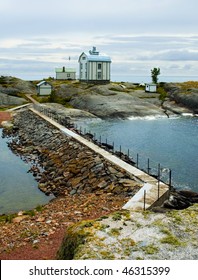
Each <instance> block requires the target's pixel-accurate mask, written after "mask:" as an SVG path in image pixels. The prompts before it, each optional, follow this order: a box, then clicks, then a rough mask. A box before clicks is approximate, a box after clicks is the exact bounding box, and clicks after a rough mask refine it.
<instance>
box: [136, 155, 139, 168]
mask: <svg viewBox="0 0 198 280" xmlns="http://www.w3.org/2000/svg"><path fill="white" fill-rule="evenodd" d="M136 165H137V168H138V166H139V155H138V154H137V160H136Z"/></svg>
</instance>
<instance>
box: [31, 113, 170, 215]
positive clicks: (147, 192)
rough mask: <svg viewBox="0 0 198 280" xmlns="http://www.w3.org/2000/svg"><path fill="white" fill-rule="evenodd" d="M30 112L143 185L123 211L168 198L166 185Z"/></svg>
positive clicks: (62, 127)
mask: <svg viewBox="0 0 198 280" xmlns="http://www.w3.org/2000/svg"><path fill="white" fill-rule="evenodd" d="M30 110H31V111H32V112H34V113H35V114H37V115H38V116H40V117H41V118H43V119H45V120H46V121H48V122H49V123H51V124H52V125H53V126H55V127H56V128H58V129H59V130H61V131H62V132H63V133H64V134H66V135H67V136H69V137H72V138H73V139H75V140H77V141H78V142H80V143H82V144H83V145H86V146H87V147H89V148H90V149H91V150H93V151H94V152H96V153H98V154H100V155H101V156H102V157H104V158H105V159H107V160H108V161H109V162H111V163H113V164H115V165H116V166H119V167H121V168H123V169H124V170H125V171H126V172H127V173H128V174H129V175H130V176H131V177H132V178H134V177H135V178H136V179H137V180H139V181H141V182H143V183H144V185H143V187H142V188H141V189H140V191H139V192H138V193H137V194H136V195H135V196H134V197H132V198H131V199H130V200H129V201H128V202H127V203H126V204H125V205H124V206H123V209H133V210H146V209H149V208H150V207H151V206H154V205H155V204H156V205H157V204H158V203H160V202H163V200H164V198H165V197H167V196H168V193H169V186H168V185H166V184H164V183H162V182H159V181H158V180H157V179H156V178H154V177H152V176H150V175H148V174H147V173H145V172H143V171H142V170H140V169H138V168H136V167H134V166H132V165H130V164H128V163H126V162H124V161H123V160H121V159H120V158H118V157H116V156H115V155H112V154H111V153H109V152H107V151H105V150H104V149H102V148H100V147H99V146H97V145H95V144H94V143H92V142H90V141H89V140H87V139H85V138H83V137H82V136H80V135H78V134H76V133H75V132H73V131H71V130H69V129H67V128H65V127H64V126H62V125H60V124H59V123H57V122H56V121H54V120H52V119H50V118H49V117H47V116H46V115H44V114H42V113H40V112H38V111H36V110H35V109H33V108H31V109H30Z"/></svg>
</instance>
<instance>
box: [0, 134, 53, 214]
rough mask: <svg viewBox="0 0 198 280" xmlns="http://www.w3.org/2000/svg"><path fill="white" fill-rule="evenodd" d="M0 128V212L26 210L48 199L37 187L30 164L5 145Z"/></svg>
mask: <svg viewBox="0 0 198 280" xmlns="http://www.w3.org/2000/svg"><path fill="white" fill-rule="evenodd" d="M1 135H2V129H0V214H4V213H12V212H17V211H19V210H27V209H31V208H34V207H36V206H37V205H41V204H45V203H47V202H48V201H49V199H50V198H49V197H47V196H46V195H45V194H44V193H42V192H41V191H40V190H39V189H38V188H37V185H38V183H37V182H36V180H34V177H33V176H32V174H30V173H27V171H28V170H29V168H30V166H29V165H28V164H26V163H24V162H23V161H22V160H21V159H20V158H19V157H17V156H16V155H15V154H13V153H12V152H11V150H10V149H9V148H8V147H7V144H6V141H7V139H3V138H2V137H1Z"/></svg>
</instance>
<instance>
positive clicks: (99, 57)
mask: <svg viewBox="0 0 198 280" xmlns="http://www.w3.org/2000/svg"><path fill="white" fill-rule="evenodd" d="M82 55H86V58H87V61H97V62H98V61H101V62H103V61H105V62H111V58H110V56H108V55H106V54H104V53H101V54H100V52H99V51H97V50H96V47H93V49H92V50H90V51H89V52H83V53H82V54H81V55H80V57H79V60H80V58H81V56H82Z"/></svg>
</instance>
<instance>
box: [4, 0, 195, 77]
mask: <svg viewBox="0 0 198 280" xmlns="http://www.w3.org/2000/svg"><path fill="white" fill-rule="evenodd" d="M197 11H198V1H197V0H161V1H159V0H100V1H96V0H56V1H54V0H53V1H52V0H34V1H27V0H6V1H4V0H0V26H1V28H0V75H10V76H16V77H19V78H22V79H27V80H35V79H43V78H47V77H49V76H51V77H55V67H62V66H66V67H72V68H76V70H77V75H78V58H79V56H80V54H81V53H82V52H84V51H85V52H86V51H89V50H90V49H92V47H93V46H96V47H97V50H98V51H100V52H101V53H106V54H108V55H109V56H110V57H111V59H112V65H111V79H112V80H113V81H121V80H125V81H133V80H134V79H135V78H133V77H135V76H141V77H142V76H147V77H148V78H150V72H151V69H153V68H154V67H159V68H160V69H161V77H162V78H161V80H162V81H163V77H165V76H189V77H192V76H198V16H197ZM69 57H70V58H71V59H70V60H69ZM137 79H138V78H137Z"/></svg>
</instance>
